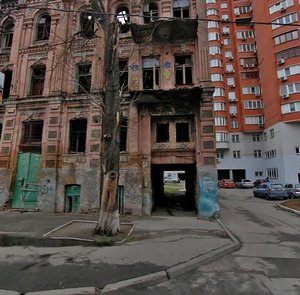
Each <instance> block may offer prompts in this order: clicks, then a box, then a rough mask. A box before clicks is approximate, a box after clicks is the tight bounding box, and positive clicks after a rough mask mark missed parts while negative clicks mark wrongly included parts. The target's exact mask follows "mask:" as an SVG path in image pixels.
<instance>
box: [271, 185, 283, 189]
mask: <svg viewBox="0 0 300 295" xmlns="http://www.w3.org/2000/svg"><path fill="white" fill-rule="evenodd" d="M271 188H272V189H283V185H282V184H271Z"/></svg>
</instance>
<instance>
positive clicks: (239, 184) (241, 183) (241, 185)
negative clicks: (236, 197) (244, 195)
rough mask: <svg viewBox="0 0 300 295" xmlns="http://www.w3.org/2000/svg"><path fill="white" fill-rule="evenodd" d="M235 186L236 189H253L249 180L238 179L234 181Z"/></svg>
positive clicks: (252, 184)
mask: <svg viewBox="0 0 300 295" xmlns="http://www.w3.org/2000/svg"><path fill="white" fill-rule="evenodd" d="M235 185H236V187H238V188H253V187H254V183H253V181H251V180H249V179H240V180H238V181H236V183H235Z"/></svg>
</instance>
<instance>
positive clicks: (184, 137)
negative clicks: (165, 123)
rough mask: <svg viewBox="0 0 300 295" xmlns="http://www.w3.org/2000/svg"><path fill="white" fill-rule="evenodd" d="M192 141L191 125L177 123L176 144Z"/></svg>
mask: <svg viewBox="0 0 300 295" xmlns="http://www.w3.org/2000/svg"><path fill="white" fill-rule="evenodd" d="M186 141H190V127H189V123H176V142H186Z"/></svg>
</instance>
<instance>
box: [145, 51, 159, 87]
mask: <svg viewBox="0 0 300 295" xmlns="http://www.w3.org/2000/svg"><path fill="white" fill-rule="evenodd" d="M159 83H160V65H159V59H158V58H155V57H154V58H150V57H147V58H144V60H143V89H155V88H157V87H158V86H159Z"/></svg>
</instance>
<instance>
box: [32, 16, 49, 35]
mask: <svg viewBox="0 0 300 295" xmlns="http://www.w3.org/2000/svg"><path fill="white" fill-rule="evenodd" d="M50 27H51V16H50V15H48V14H46V15H43V16H41V17H40V18H39V20H38V22H37V31H36V40H37V41H41V40H48V39H49V36H50Z"/></svg>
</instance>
